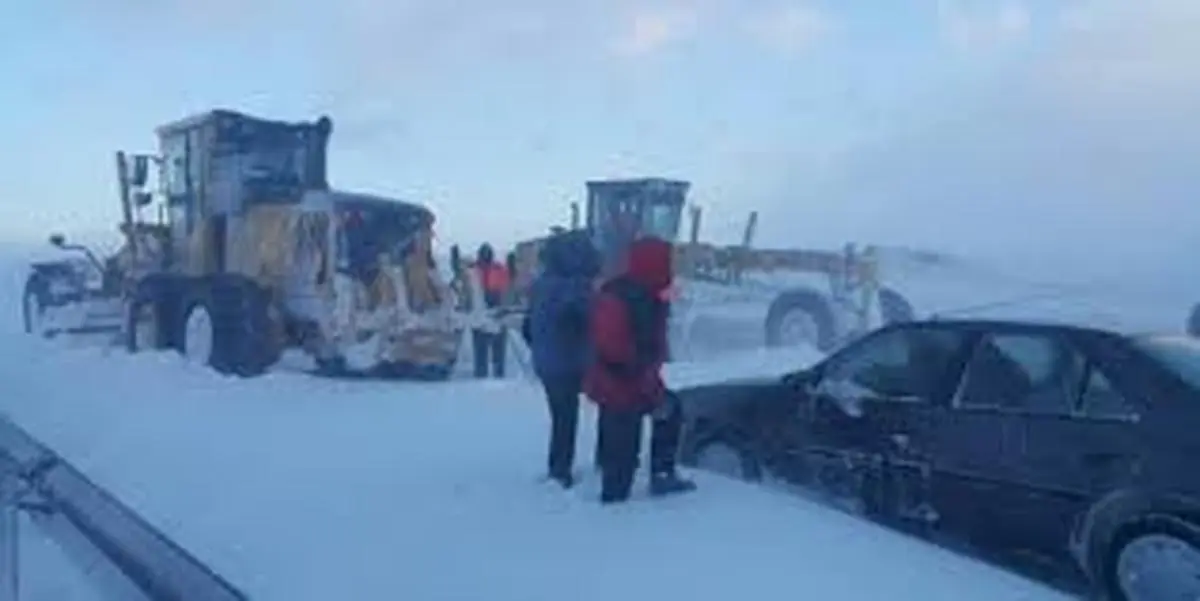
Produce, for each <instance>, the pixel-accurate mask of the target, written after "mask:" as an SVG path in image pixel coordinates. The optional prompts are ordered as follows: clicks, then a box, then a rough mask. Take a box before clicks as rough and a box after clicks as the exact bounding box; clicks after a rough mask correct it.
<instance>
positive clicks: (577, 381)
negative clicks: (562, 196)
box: [523, 231, 600, 488]
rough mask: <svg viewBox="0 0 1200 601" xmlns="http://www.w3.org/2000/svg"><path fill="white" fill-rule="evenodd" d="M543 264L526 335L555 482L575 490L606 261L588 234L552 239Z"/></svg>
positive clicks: (533, 292) (531, 297)
mask: <svg viewBox="0 0 1200 601" xmlns="http://www.w3.org/2000/svg"><path fill="white" fill-rule="evenodd" d="M541 261H542V273H541V274H540V275H539V276H538V277H537V279H535V280H534V282H533V284H532V285H531V287H530V291H529V313H528V319H527V321H526V322H525V327H524V328H523V329H524V330H525V331H524V334H525V337H526V342H528V343H529V346H530V350H531V351H532V354H533V368H534V371H535V372H536V373H537V376H538V379H540V380H541V381H542V386H543V387H544V388H545V391H546V403H547V405H548V406H549V408H550V449H549V458H548V468H549V476H550V478H552V479H553V480H555V481H557V482H558V483H559V484H561V485H562V486H563V487H564V488H570V487H571V486H572V485H574V483H575V478H574V476H573V473H572V469H573V467H574V462H575V437H576V433H577V430H578V423H579V394H580V391H581V390H582V387H583V374H584V370H585V369H586V367H587V364H588V361H589V358H590V352H589V347H590V342H589V340H588V311H589V301H590V297H591V295H592V291H593V281H594V280H595V278H596V276H597V274H598V273H599V271H600V257H599V255H598V253H597V252H596V248H595V247H594V246H593V245H592V241H591V240H590V239H589V238H588V237H587V234H586V233H584V232H581V231H573V232H565V233H560V234H557V235H555V236H552V237H550V238H549V239H548V240H547V241H546V242H545V244H544V245H543V248H542V255H541Z"/></svg>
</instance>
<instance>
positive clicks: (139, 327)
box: [124, 276, 183, 353]
mask: <svg viewBox="0 0 1200 601" xmlns="http://www.w3.org/2000/svg"><path fill="white" fill-rule="evenodd" d="M182 285H183V282H182V281H181V280H180V279H179V278H175V277H169V276H149V277H147V278H145V279H143V280H142V281H140V282H138V283H137V285H136V286H135V287H134V291H133V294H132V295H131V296H130V297H129V299H128V300H127V302H126V303H125V305H126V306H125V323H124V332H125V348H126V350H128V351H129V352H131V353H137V352H141V351H152V350H164V349H170V348H179V332H178V328H177V327H176V324H177V322H178V320H179V317H178V313H179V303H180V297H181V295H182V290H181V287H182Z"/></svg>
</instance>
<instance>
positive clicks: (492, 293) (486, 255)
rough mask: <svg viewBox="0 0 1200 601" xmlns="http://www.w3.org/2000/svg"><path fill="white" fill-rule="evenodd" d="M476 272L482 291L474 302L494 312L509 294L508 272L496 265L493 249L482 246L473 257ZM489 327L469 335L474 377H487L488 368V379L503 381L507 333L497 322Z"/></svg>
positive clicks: (485, 244)
mask: <svg viewBox="0 0 1200 601" xmlns="http://www.w3.org/2000/svg"><path fill="white" fill-rule="evenodd" d="M475 271H476V275H477V276H478V278H479V285H480V287H481V288H482V290H481V291H480V292H481V294H480V295H479V296H480V297H481V298H479V299H477V300H476V302H481V303H483V307H484V308H485V309H489V310H494V309H497V308H499V307H500V306H502V305H503V304H504V303H505V302H506V298H507V296H508V293H509V285H510V281H509V280H510V276H509V273H508V268H506V267H505V266H504V265H503V264H502V263H499V262H497V261H496V253H495V251H494V250H492V245H490V244H487V243H484V244H483V245H481V246H480V247H479V252H478V253H476V255H475ZM489 325H490V327H476V328H474V329H473V330H472V331H471V347H472V349H473V350H474V352H475V377H477V378H486V377H488V367H489V364H490V367H491V375H493V376H495V377H497V378H503V377H504V363H505V353H504V350H505V349H506V348H507V347H508V330H507V328H505V327H504V326H503V325H502V324H500V323H499V322H497V323H495V324H489Z"/></svg>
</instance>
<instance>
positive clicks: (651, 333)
mask: <svg viewBox="0 0 1200 601" xmlns="http://www.w3.org/2000/svg"><path fill="white" fill-rule="evenodd" d="M671 262H672V248H671V245H670V244H669V243H668V242H666V241H663V240H661V239H657V238H643V239H640V240H637V241H635V242H633V243H632V245H631V246H630V248H629V251H628V254H627V255H626V267H625V270H624V273H622V274H621V275H619V276H617V277H616V278H613V279H612V280H610V281H608V282H606V283H605V284H604V286H602V287H601V289H600V292H599V294H598V295H597V296H596V298H595V300H594V302H593V307H592V313H591V323H590V332H591V337H592V343H593V345H594V347H593V348H594V352H595V360H594V361H593V362H592V364H591V366H590V367H589V369H588V371H587V374H586V376H585V378H584V390H585V392H586V393H587V395H588V397H589V398H590V399H592V400H593V401H595V403H596V404H597V405H598V406H599V408H600V440H601V448H600V455H601V457H600V461H601V465H600V469H601V472H602V474H603V484H602V491H601V497H600V500H601V502H603V503H606V504H607V503H620V502H624V501H626V500H628V499H629V495H630V491H631V488H632V486H633V479H634V474H635V473H636V471H637V466H638V456H639V455H640V446H641V439H642V421H643V419H644V418H645V417H646V416H647V415H651V416H653V417H654V420H653V422H654V426H653V432H652V435H651V439H652V440H651V443H650V493H651V494H652V495H655V496H659V495H667V494H675V493H680V492H687V491H691V490H694V489H695V485H694V484H693V483H692V482H690V481H688V480H685V479H683V478H681V477H680V476H679V474H678V473H677V471H676V467H675V465H676V455H677V453H678V447H679V435H680V430H681V428H682V422H683V416H682V414H681V408H680V407H679V403H678V402H677V399H676V398H675V397H674V395H673V394H672V393H670V391H668V390H667V388H666V385H665V384H664V382H663V378H662V367H663V364H664V363H666V361H667V352H668V349H667V321H668V317H669V312H670V301H669V294H670V288H671V280H672V265H671Z"/></svg>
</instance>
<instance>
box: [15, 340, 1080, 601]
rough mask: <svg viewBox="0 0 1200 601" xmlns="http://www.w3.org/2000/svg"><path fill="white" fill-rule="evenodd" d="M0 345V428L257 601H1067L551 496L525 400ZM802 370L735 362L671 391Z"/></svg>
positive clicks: (708, 491) (693, 504)
mask: <svg viewBox="0 0 1200 601" xmlns="http://www.w3.org/2000/svg"><path fill="white" fill-rule="evenodd" d="M6 342H7V344H6V346H5V353H6V356H7V357H9V358H10V360H9V361H6V362H4V363H3V367H2V368H0V378H3V381H5V382H6V383H7V392H8V394H6V395H4V398H3V399H0V409H2V410H3V411H5V412H7V413H9V414H10V415H11V416H12V417H13V418H14V419H16V420H17V421H18V422H19V423H21V424H22V425H24V426H25V427H26V428H27V429H28V430H30V431H31V432H32V433H33V434H34V435H35V436H38V437H39V438H41V439H42V440H43V441H44V442H46V443H47V444H49V445H51V446H52V447H53V448H55V449H57V450H58V451H59V452H60V453H62V454H63V455H64V456H65V457H66V458H67V459H68V460H70V461H72V462H74V463H75V464H76V465H77V466H78V467H80V468H81V469H82V470H84V471H85V472H86V473H87V474H89V475H90V476H91V477H92V478H93V479H94V480H95V481H97V482H98V483H99V484H101V485H102V486H105V487H107V488H109V489H110V490H111V491H113V492H114V493H115V494H117V495H118V496H119V497H120V498H121V499H123V500H124V501H125V502H126V503H128V504H129V505H130V506H132V507H133V508H135V509H136V510H137V511H139V512H141V513H142V514H143V516H144V517H146V518H147V519H148V520H149V521H150V522H151V523H153V524H155V525H156V526H158V527H159V528H160V529H161V530H163V531H164V532H165V533H166V534H168V535H169V536H171V537H173V538H174V539H175V540H176V541H178V542H179V543H181V544H182V545H184V546H185V547H186V548H188V549H189V550H191V551H192V552H193V553H195V554H196V555H197V556H198V557H199V558H200V559H202V560H203V561H206V562H208V563H209V564H210V565H211V566H212V567H213V568H214V569H216V570H217V571H218V572H220V573H221V574H222V575H224V576H226V577H227V578H229V579H231V580H232V581H233V582H234V583H236V584H237V585H238V586H240V587H242V588H243V589H244V590H245V591H247V592H248V593H249V594H250V595H251V597H252V598H254V599H259V600H267V599H287V600H304V599H355V600H359V599H362V600H366V599H394V598H408V599H422V600H433V599H513V600H521V601H536V600H540V599H547V600H550V599H553V600H555V601H557V600H559V599H561V598H563V597H564V595H565V596H570V597H572V598H576V599H580V600H583V599H598V600H599V599H605V600H607V599H613V598H634V599H662V598H673V599H689V600H695V601H704V600H709V599H712V600H727V599H728V600H732V599H736V598H751V599H784V598H788V599H790V598H795V597H796V596H797V595H798V594H799V595H803V596H805V597H806V598H819V599H847V600H855V599H921V600H922V601H933V600H937V599H946V600H954V601H958V600H961V599H973V600H978V601H986V600H987V599H996V600H1004V601H1011V600H1015V599H1030V600H1033V599H1058V598H1062V597H1061V595H1060V594H1059V593H1056V592H1053V591H1050V590H1048V589H1046V588H1044V587H1042V586H1040V585H1038V584H1034V583H1031V582H1029V581H1027V580H1024V579H1022V578H1020V577H1018V576H1015V575H1011V574H1009V573H1006V572H1003V571H1001V570H998V569H996V568H993V567H990V566H987V565H984V564H982V563H979V562H976V561H974V560H971V559H966V558H962V557H958V556H955V555H953V554H952V553H950V552H948V551H945V550H942V549H939V548H936V547H933V546H930V545H927V544H925V543H923V542H920V541H916V540H913V539H909V538H906V537H904V536H901V535H898V534H895V533H893V532H890V531H887V530H883V529H880V528H878V527H876V526H873V525H871V524H868V523H865V522H862V521H859V520H857V519H855V518H853V517H851V516H848V515H845V514H842V513H840V512H837V511H835V510H831V509H828V508H825V507H823V506H820V505H816V504H813V503H811V502H809V501H806V500H803V499H798V498H794V497H791V496H788V495H785V494H780V493H777V492H773V491H767V490H761V489H759V488H756V487H752V486H747V485H744V484H741V483H737V482H732V481H727V480H723V479H721V478H719V477H715V476H706V475H704V474H699V475H697V477H698V479H699V483H700V485H701V487H702V490H701V492H700V493H698V494H695V495H692V496H690V497H686V498H677V499H670V500H657V501H651V500H649V499H645V500H640V501H639V502H637V503H634V504H631V505H630V506H628V507H620V508H604V507H601V506H599V504H598V503H596V502H595V490H594V486H591V485H589V484H587V483H585V485H584V486H583V487H582V488H581V490H579V491H578V492H573V493H564V492H562V491H558V490H554V489H552V488H549V487H547V486H546V485H544V484H542V483H540V482H539V481H538V477H539V475H540V472H541V467H542V461H543V447H544V444H545V440H544V439H545V435H546V433H545V420H546V417H545V410H544V407H543V406H542V401H541V399H540V397H539V395H538V391H537V389H536V388H535V387H534V386H533V385H532V384H531V383H528V382H524V381H518V380H513V381H507V382H483V383H480V382H451V383H444V384H431V385H422V384H409V383H386V382H361V381H357V382H346V381H326V380H319V379H315V378H311V377H307V376H302V375H298V374H273V375H270V376H267V377H264V378H261V379H256V380H252V381H239V380H233V379H226V378H222V377H219V376H216V375H214V374H212V373H210V372H209V371H207V370H203V369H197V368H191V367H189V366H186V365H183V364H181V362H180V360H179V359H178V358H177V357H175V356H172V355H170V354H157V355H141V356H128V355H124V354H121V353H112V354H109V355H107V356H106V355H105V354H103V353H101V352H100V351H97V350H95V349H75V350H64V349H62V347H61V346H58V345H54V344H48V343H44V342H42V341H35V340H29V339H25V338H19V337H13V336H9V337H7V339H6ZM813 358H814V357H813V355H812V354H810V353H803V352H799V353H797V352H792V353H787V354H782V355H781V354H779V353H757V354H751V355H744V356H741V357H738V358H736V359H727V360H725V361H722V362H721V363H718V364H708V365H680V366H677V367H675V368H673V372H672V380H673V382H674V383H676V384H683V383H691V382H697V381H704V380H710V379H719V378H722V377H725V376H727V375H733V374H737V375H746V374H749V373H760V374H761V373H780V372H782V371H784V370H786V369H790V368H792V367H794V366H799V365H803V364H804V363H806V362H808V361H811V360H812V359H813ZM583 423H584V424H585V425H584V427H583V432H582V436H581V440H580V449H581V453H580V454H581V458H582V459H583V460H584V461H581V463H586V460H587V459H590V457H588V452H587V450H588V449H590V448H591V444H592V435H593V432H592V428H591V426H590V424H591V423H592V421H591V419H586V418H585V420H584V422H583Z"/></svg>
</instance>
